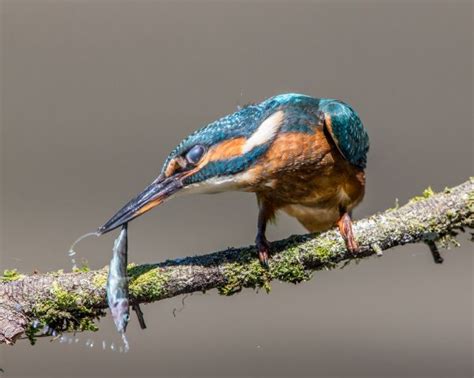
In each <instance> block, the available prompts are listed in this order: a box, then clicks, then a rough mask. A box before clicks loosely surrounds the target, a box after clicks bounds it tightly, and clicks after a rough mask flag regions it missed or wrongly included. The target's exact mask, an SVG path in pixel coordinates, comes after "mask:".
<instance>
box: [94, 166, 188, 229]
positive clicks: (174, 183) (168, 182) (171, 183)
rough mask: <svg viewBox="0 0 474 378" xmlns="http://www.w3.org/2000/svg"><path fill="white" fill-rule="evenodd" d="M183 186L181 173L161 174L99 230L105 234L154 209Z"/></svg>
mask: <svg viewBox="0 0 474 378" xmlns="http://www.w3.org/2000/svg"><path fill="white" fill-rule="evenodd" d="M181 188H183V183H182V180H181V175H173V176H171V177H164V176H163V175H160V176H159V177H158V178H157V179H156V180H155V181H153V182H152V183H151V184H150V185H149V186H148V187H146V188H145V190H143V192H141V193H140V194H138V195H137V196H136V197H135V198H133V199H132V200H131V201H129V202H128V203H127V204H126V205H125V206H124V207H122V208H121V209H120V210H119V211H118V212H117V213H116V214H115V215H114V216H113V217H112V218H110V219H109V220H108V221H107V223H105V224H104V225H103V226H102V227H100V228H99V229H98V230H97V232H98V233H99V234H100V235H103V234H105V233H107V232H109V231H112V230H115V229H116V228H118V227H120V226H122V225H123V224H125V223H128V222H130V221H131V220H133V219H135V218H136V217H138V216H140V215H142V214H144V213H146V212H147V211H149V210H151V209H153V208H154V207H156V206H158V205H159V204H161V203H163V202H164V201H165V200H167V199H168V198H170V197H171V196H172V195H173V194H175V193H176V192H177V191H179V190H180V189H181Z"/></svg>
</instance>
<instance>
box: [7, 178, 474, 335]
mask: <svg viewBox="0 0 474 378" xmlns="http://www.w3.org/2000/svg"><path fill="white" fill-rule="evenodd" d="M473 226H474V181H473V180H472V179H470V180H469V181H467V182H465V183H463V184H461V185H459V186H457V187H455V188H452V189H445V190H444V191H443V192H440V193H437V194H435V193H433V192H432V191H431V189H427V190H426V191H425V192H424V193H423V195H422V196H418V197H415V198H413V199H412V200H410V201H409V202H408V203H407V204H406V205H404V206H403V207H399V208H394V209H388V210H386V211H385V212H383V213H380V214H375V215H373V216H371V217H369V218H366V219H362V220H360V221H357V222H356V223H355V224H354V232H355V235H356V239H357V240H358V242H359V245H360V252H359V253H358V254H357V255H356V256H353V255H351V254H350V253H348V252H347V251H346V248H345V245H344V242H343V240H342V238H341V237H340V235H339V233H338V232H337V231H336V230H335V229H333V230H329V231H327V232H324V233H321V234H308V235H302V236H292V237H290V238H288V239H285V240H281V241H278V242H275V243H272V250H273V252H274V253H273V257H272V258H271V260H270V263H269V268H268V269H267V270H266V269H263V268H262V267H261V266H260V264H259V262H258V260H257V259H256V252H255V250H254V248H253V247H245V248H229V249H227V250H225V251H220V252H215V253H211V254H208V255H203V256H193V257H186V258H182V259H176V260H168V261H165V262H162V263H156V264H145V265H139V266H133V265H131V266H129V270H128V273H129V277H130V297H131V302H132V304H135V305H136V304H139V303H144V302H153V301H158V300H161V299H165V298H170V297H174V296H177V295H180V294H184V293H192V292H195V291H205V290H209V289H213V288H217V289H218V290H219V292H220V293H221V294H224V295H231V294H234V293H236V292H238V291H240V290H241V289H242V288H244V287H253V288H260V287H262V288H265V289H266V290H270V286H269V282H270V281H271V280H272V279H278V280H282V281H286V282H292V283H297V282H300V281H303V280H307V279H309V278H310V277H311V271H314V270H318V269H331V268H334V267H336V266H340V265H341V264H347V263H348V262H350V261H351V260H354V259H363V258H366V257H368V256H370V255H373V254H377V255H381V254H382V251H384V250H387V249H389V248H392V247H394V246H396V245H403V244H407V243H416V242H425V243H426V244H428V246H429V247H430V250H431V251H432V253H433V257H434V259H435V262H438V263H439V262H442V259H441V257H440V255H439V252H438V250H437V245H441V246H444V245H445V244H446V243H449V242H455V239H454V237H455V236H456V232H457V231H458V230H464V228H467V227H469V228H473ZM106 277H107V267H105V268H103V269H100V270H97V271H76V272H70V273H63V272H62V271H59V272H54V273H46V274H32V275H20V274H17V273H16V272H15V271H8V272H5V274H4V277H3V279H2V282H1V283H0V343H7V344H13V343H14V342H15V341H16V340H17V339H18V338H20V337H22V336H24V335H26V336H27V337H28V338H29V339H30V340H31V341H34V339H35V337H37V336H41V335H42V334H44V333H47V334H53V335H55V334H59V333H61V332H71V331H84V330H94V329H95V327H96V326H95V322H94V320H95V319H97V318H98V317H100V316H103V315H104V314H105V312H104V309H106V297H105V296H106V294H105V283H106Z"/></svg>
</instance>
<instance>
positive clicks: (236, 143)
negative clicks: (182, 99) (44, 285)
mask: <svg viewBox="0 0 474 378" xmlns="http://www.w3.org/2000/svg"><path fill="white" fill-rule="evenodd" d="M368 150H369V137H368V135H367V132H366V130H365V128H364V126H363V124H362V122H361V120H360V118H359V116H358V114H357V113H356V111H355V110H354V109H353V108H352V107H351V106H349V105H348V104H346V103H344V102H342V101H340V100H336V99H327V98H315V97H311V96H307V95H303V94H297V93H287V94H280V95H277V96H273V97H270V98H268V99H266V100H264V101H262V102H260V103H256V104H249V105H246V106H245V107H242V108H240V109H238V110H237V111H236V112H235V113H233V114H230V115H227V116H225V117H222V118H220V119H218V120H217V121H214V122H212V123H210V124H208V125H207V126H205V127H202V128H200V129H199V130H197V131H195V132H193V133H192V134H191V135H189V136H188V137H187V138H185V139H184V140H183V141H182V142H181V143H179V144H178V146H177V147H176V148H175V149H174V150H173V151H172V152H171V153H170V154H169V156H168V157H167V159H166V161H165V162H164V165H163V167H162V169H161V173H160V174H159V176H158V177H157V178H156V179H155V180H154V181H153V182H152V183H151V184H150V185H149V186H148V187H146V188H145V190H144V191H143V192H142V193H140V194H138V195H137V196H136V197H135V198H133V199H132V200H131V201H129V202H128V203H127V204H126V205H125V206H124V207H123V208H122V209H120V210H119V211H118V212H117V213H116V214H115V215H114V216H113V217H112V218H111V219H110V220H109V221H108V222H106V223H105V224H104V225H103V226H102V227H100V228H99V229H98V234H105V233H107V232H109V231H111V230H113V229H115V228H117V227H119V226H121V225H123V224H125V223H127V222H130V221H131V220H132V219H134V218H136V217H138V216H140V215H142V214H144V213H146V212H147V211H149V210H151V209H152V208H154V207H156V206H158V205H160V204H162V203H163V202H165V201H166V200H168V199H170V198H172V197H175V196H177V195H181V194H185V193H186V194H188V193H219V192H225V191H244V192H254V193H255V194H256V196H257V202H258V206H259V214H258V221H257V237H256V240H255V243H256V247H257V251H258V257H259V259H260V261H261V263H262V264H263V265H266V266H268V259H269V254H270V244H269V242H268V240H267V238H266V236H265V232H266V226H267V223H268V222H269V221H272V220H274V219H275V215H276V212H277V211H279V210H281V211H284V212H285V213H287V214H289V215H290V216H292V217H295V218H296V219H297V220H298V221H299V222H300V223H301V224H302V225H303V226H304V227H305V228H306V229H307V230H308V231H310V232H319V231H324V230H327V229H329V228H331V227H334V226H336V225H337V226H338V227H339V231H340V234H341V236H342V238H343V239H344V241H345V243H346V247H347V249H348V250H349V251H350V252H352V253H356V252H357V251H358V244H357V241H356V240H355V237H354V234H353V231H352V221H351V211H352V209H353V208H354V207H355V206H356V205H357V204H359V203H360V202H361V201H362V198H363V196H364V188H365V173H364V170H365V167H366V162H367V152H368Z"/></svg>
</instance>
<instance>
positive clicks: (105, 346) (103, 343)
mask: <svg viewBox="0 0 474 378" xmlns="http://www.w3.org/2000/svg"><path fill="white" fill-rule="evenodd" d="M105 348H107V343H106V342H105V340H103V341H102V349H103V350H105Z"/></svg>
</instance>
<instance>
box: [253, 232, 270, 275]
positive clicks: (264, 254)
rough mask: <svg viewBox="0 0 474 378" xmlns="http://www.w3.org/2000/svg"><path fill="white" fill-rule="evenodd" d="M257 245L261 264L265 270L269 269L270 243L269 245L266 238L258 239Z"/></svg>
mask: <svg viewBox="0 0 474 378" xmlns="http://www.w3.org/2000/svg"><path fill="white" fill-rule="evenodd" d="M255 242H256V244H257V250H258V259H259V260H260V263H261V264H262V266H264V267H265V268H268V259H269V254H270V243H268V240H267V239H265V238H264V237H263V238H262V237H257V240H256V241H255Z"/></svg>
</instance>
